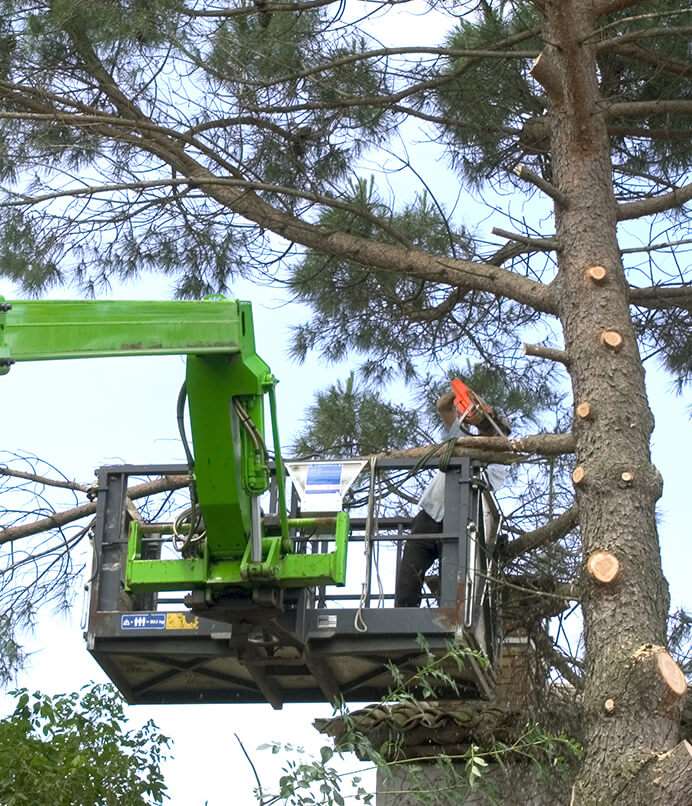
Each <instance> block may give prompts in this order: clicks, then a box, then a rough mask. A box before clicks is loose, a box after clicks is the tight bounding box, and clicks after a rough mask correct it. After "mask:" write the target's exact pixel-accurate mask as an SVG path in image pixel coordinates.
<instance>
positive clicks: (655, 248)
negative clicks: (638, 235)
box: [620, 238, 692, 255]
mask: <svg viewBox="0 0 692 806" xmlns="http://www.w3.org/2000/svg"><path fill="white" fill-rule="evenodd" d="M689 244H692V238H681V239H680V240H679V241H659V242H658V243H652V244H649V245H647V246H628V247H627V249H621V250H620V254H621V255H633V254H636V253H638V252H659V251H663V250H666V249H673V248H674V247H676V246H687V245H689Z"/></svg>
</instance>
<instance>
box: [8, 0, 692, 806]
mask: <svg viewBox="0 0 692 806" xmlns="http://www.w3.org/2000/svg"><path fill="white" fill-rule="evenodd" d="M396 5H400V4H396ZM431 6H434V7H435V12H434V13H437V14H440V15H442V14H444V11H443V10H441V9H438V8H437V7H436V4H432V3H431ZM0 8H2V11H3V14H2V18H1V20H2V22H1V23H0V25H1V26H2V28H1V30H0V71H1V74H0V104H1V105H2V111H1V112H0V121H1V123H2V128H1V132H2V137H1V139H0V173H1V174H2V180H3V183H4V185H5V187H6V188H7V189H6V191H5V194H4V196H5V205H6V207H5V214H4V216H3V221H2V223H1V240H0V271H1V272H2V273H3V274H4V276H5V277H7V278H10V279H12V280H14V281H16V282H18V283H19V284H20V285H21V286H22V287H23V288H24V289H25V290H26V291H27V292H29V293H34V294H40V293H41V292H43V291H44V290H46V289H47V288H50V287H51V286H52V285H56V284H61V283H70V282H72V283H77V284H78V285H79V286H80V287H81V289H82V290H83V291H84V292H85V293H98V291H99V290H100V289H101V288H102V287H103V286H104V285H107V283H108V281H109V279H110V278H113V277H120V278H130V277H132V276H134V275H136V274H137V273H138V272H141V271H144V270H149V269H151V270H157V271H161V272H163V273H165V274H167V275H169V276H170V277H171V278H173V280H174V282H175V284H176V293H177V294H178V295H180V296H183V297H195V296H199V295H203V294H206V293H208V292H211V291H226V290H228V289H229V288H230V287H231V286H232V282H233V278H234V277H237V276H250V275H252V273H253V272H260V273H262V275H263V276H266V274H267V273H269V274H271V275H272V276H276V277H277V278H278V277H280V278H281V279H282V280H287V281H288V282H289V283H290V285H291V287H292V289H293V291H294V293H295V294H296V295H297V296H298V297H299V298H301V299H302V300H304V301H306V302H308V303H309V304H310V305H311V306H312V309H313V312H314V315H313V318H312V320H311V321H310V322H308V323H307V325H306V326H305V327H303V328H301V329H300V330H299V332H298V333H297V338H296V343H295V351H296V353H297V354H298V355H300V354H303V353H305V351H307V350H313V349H316V350H320V351H322V352H323V354H324V355H325V356H326V357H328V358H338V357H341V356H343V355H346V354H350V353H352V352H353V351H357V352H358V353H359V354H360V355H361V356H364V364H363V372H364V375H365V377H366V378H369V379H371V380H373V381H377V382H378V383H382V382H384V381H386V380H388V379H389V378H391V377H393V376H394V375H396V374H397V373H403V374H404V376H406V377H408V378H412V377H413V376H414V375H415V374H416V373H417V372H419V370H420V365H421V360H431V359H434V360H437V361H444V360H446V358H448V357H450V356H459V355H464V356H467V357H468V359H469V360H471V361H472V362H474V363H476V362H478V363H481V364H482V365H483V366H486V367H488V368H490V369H492V370H493V371H495V372H501V373H502V377H504V378H508V379H510V380H512V381H514V382H516V384H517V386H522V385H524V387H526V386H528V388H529V389H540V388H543V386H544V385H545V384H546V383H549V382H550V380H551V377H552V375H553V374H557V373H559V372H560V371H561V370H562V368H566V369H567V372H568V375H569V383H570V386H571V394H572V403H571V404H570V405H571V406H572V411H573V414H574V417H573V420H574V421H573V423H571V427H570V430H569V432H568V433H567V434H558V435H551V434H541V435H536V436H535V437H534V438H531V439H525V440H524V441H523V443H522V445H521V446H520V445H518V444H517V443H514V442H512V443H510V442H508V441H506V440H503V439H501V438H499V437H498V438H490V439H489V440H488V441H487V442H486V444H485V449H486V450H488V451H493V450H495V451H497V450H499V451H502V452H504V453H505V454H506V453H507V452H508V451H510V452H511V451H513V452H515V453H517V454H521V455H526V454H527V453H528V452H532V453H534V454H537V455H547V456H555V455H556V454H557V455H559V456H561V457H562V458H564V457H567V458H569V457H570V456H571V455H572V454H573V455H574V457H575V459H574V462H575V466H574V471H573V474H572V480H573V485H574V493H575V496H576V508H577V510H576V511H578V520H579V526H580V534H581V542H582V551H583V561H584V562H583V574H582V579H583V597H582V605H583V613H584V622H585V637H586V679H585V688H584V695H583V706H584V715H585V722H584V724H585V739H586V754H585V758H584V764H583V768H582V770H581V772H580V775H579V779H578V782H577V785H576V788H575V790H574V795H573V800H572V802H573V803H574V804H580V805H581V804H588V805H589V806H590V805H591V804H631V803H647V804H649V803H651V804H666V806H670V805H672V806H676V804H680V806H683V804H686V803H688V802H689V792H690V791H692V755H691V753H690V746H689V744H686V743H685V742H680V741H679V718H680V712H681V708H682V699H683V698H682V696H681V695H682V691H683V688H684V686H683V684H684V678H683V677H682V673H681V672H680V670H679V668H678V667H677V666H676V665H675V663H674V662H673V661H672V659H671V658H670V656H669V655H668V654H667V652H666V650H665V643H666V617H667V611H668V593H667V586H666V583H665V580H664V578H663V575H662V571H661V564H660V556H659V544H658V536H657V530H656V522H655V517H654V510H655V504H656V500H657V499H658V497H659V496H660V494H661V479H660V476H659V474H658V472H657V470H656V468H655V467H654V466H653V465H652V463H651V457H650V447H649V443H650V436H651V431H652V428H653V419H652V415H651V412H650V409H649V406H648V403H647V397H646V389H645V385H644V372H643V366H642V355H643V354H644V355H647V354H657V355H658V356H659V357H660V358H661V359H662V361H663V363H664V365H665V366H666V367H667V368H668V370H669V371H670V372H671V373H672V374H673V377H674V378H675V379H676V380H677V381H678V382H680V383H684V382H685V381H686V380H688V379H689V376H690V371H691V365H690V355H691V354H692V346H691V341H690V321H691V319H692V313H691V311H692V290H691V289H690V284H689V276H688V275H686V274H685V269H684V265H683V264H684V258H682V259H681V258H680V256H681V255H684V250H685V247H686V245H689V240H690V239H689V237H688V234H687V233H688V221H687V218H686V214H685V205H686V204H687V202H689V201H690V200H691V199H692V182H690V179H689V167H690V160H691V158H692V145H691V144H690V143H691V142H692V141H691V139H690V116H691V115H692V82H690V74H691V73H692V62H691V61H690V52H689V40H690V34H691V32H692V12H691V11H690V9H689V5H688V4H687V3H685V2H684V0H658V2H653V1H652V0H649V2H645V1H644V0H589V2H579V0H533V1H530V0H479V2H468V3H465V2H464V3H459V4H456V5H454V6H451V7H450V8H451V11H450V13H449V16H448V17H446V18H445V19H446V22H445V24H446V25H447V30H448V34H447V36H446V37H445V38H444V39H443V41H441V42H438V43H436V44H435V45H434V46H428V45H425V44H424V45H420V46H417V45H416V44H415V30H414V29H413V28H414V26H413V23H412V22H411V21H410V20H411V19H412V18H408V19H409V22H408V25H409V29H410V30H409V31H408V32H407V33H408V34H409V35H410V36H409V38H410V39H411V40H414V44H413V45H411V46H407V47H402V46H399V45H397V44H392V45H391V46H387V43H386V42H385V43H384V44H382V43H380V42H375V41H374V40H373V37H372V36H371V35H370V34H369V33H368V30H369V29H368V25H371V23H369V21H368V19H367V17H368V15H369V14H370V12H372V11H373V7H372V6H371V5H369V4H365V3H358V2H355V1H354V2H350V3H343V2H335V1H334V2H333V0H309V1H308V0H304V1H303V0H296V2H287V3H284V2H276V3H275V2H271V0H270V1H269V2H265V3H262V4H259V3H258V4H250V3H244V2H240V0H239V1H238V2H232V0H229V2H228V3H206V2H203V3H192V2H184V1H183V0H147V1H146V2H144V0H94V2H90V3H84V2H80V1H79V0H45V1H44V0H38V1H37V0H32V2H23V1H22V0H3V2H2V3H1V4H0ZM381 13H386V14H389V15H391V16H390V19H391V20H392V22H395V21H396V20H397V19H399V18H398V17H397V16H396V14H397V11H396V9H394V8H393V7H389V10H386V9H384V7H383V11H382V12H381ZM361 17H362V18H363V19H362V20H361V19H360V18H361ZM386 19H387V18H386V17H385V20H386ZM413 19H415V18H413ZM441 19H442V17H441ZM442 28H443V24H442V22H441V24H440V29H441V31H442ZM379 30H383V29H379ZM389 34H390V32H389V31H388V30H386V31H385V35H387V36H388V35H389ZM421 134H422V136H423V137H424V138H426V139H428V140H429V141H430V142H431V144H434V145H435V146H436V147H437V149H438V152H437V154H438V158H439V159H440V160H442V161H443V162H442V165H441V167H439V168H429V167H428V168H425V169H424V170H423V171H422V173H421V170H420V166H417V165H416V163H415V162H414V161H412V159H413V158H412V157H411V156H410V155H409V154H408V152H407V151H406V149H405V148H404V146H403V145H402V141H403V143H406V141H410V142H413V141H414V140H420V139H421ZM373 162H375V163H376V167H377V168H378V173H377V176H378V177H380V178H379V179H377V180H375V179H373V180H371V179H370V177H369V173H370V172H371V170H372V163H373ZM368 165H370V170H368V167H367V166H368ZM446 165H449V166H450V170H449V171H448V170H447V169H446V167H445V166H446ZM387 170H391V171H392V172H396V171H403V172H408V173H409V174H410V175H411V176H413V177H417V178H418V180H419V181H420V186H421V189H420V190H419V191H418V192H417V193H414V194H412V195H411V196H410V197H408V198H406V199H404V198H401V194H400V192H399V191H397V192H396V193H395V194H388V192H387V177H386V175H385V176H384V177H382V176H381V174H382V172H383V171H384V172H386V171H387ZM450 177H452V178H453V179H450ZM452 181H453V183H454V185H455V188H454V192H453V193H451V194H449V184H450V182H452ZM468 191H471V192H474V193H481V192H482V193H483V194H485V196H486V198H487V199H488V200H489V203H490V206H491V208H492V209H493V210H494V211H495V213H494V214H495V215H496V216H497V217H498V218H499V217H500V215H501V213H500V212H498V208H499V207H501V206H502V205H505V208H506V215H507V217H508V218H509V220H510V221H512V220H513V221H514V224H513V226H514V227H515V229H519V230H520V231H518V232H516V231H508V230H506V229H501V228H499V227H498V228H495V229H494V230H493V235H494V236H495V237H494V238H493V239H489V240H486V241H484V240H483V239H482V237H481V234H482V232H483V230H484V227H485V226H486V225H485V223H484V221H485V219H484V221H483V222H480V223H479V222H478V221H473V220H469V219H470V218H471V214H472V213H473V209H474V208H471V210H470V212H469V213H467V212H466V211H465V210H461V211H458V210H456V209H455V208H454V199H455V198H456V197H457V196H458V195H459V196H460V198H464V199H465V198H466V197H465V196H463V194H464V193H466V192H468ZM510 191H512V192H513V193H514V194H518V193H525V194H528V195H529V198H530V204H529V205H528V206H527V207H526V208H525V215H524V214H523V213H522V215H521V216H517V215H516V214H514V215H513V213H512V210H513V209H514V208H513V207H511V205H510V204H508V203H507V200H506V199H505V195H507V194H508V193H509V192H510ZM503 194H504V195H503ZM442 196H444V198H442ZM513 198H515V196H513ZM551 216H552V223H551V224H548V223H547V222H548V221H549V220H550V217H551ZM486 218H487V215H486ZM640 219H643V220H644V221H645V224H644V226H643V227H638V228H636V229H634V228H633V227H632V225H628V224H627V223H626V222H633V221H638V220H640ZM621 223H622V225H621V226H618V225H619V224H621ZM645 228H646V229H645ZM551 229H554V231H552V232H551V231H550V230H551ZM645 231H646V233H647V236H646V237H647V238H648V240H647V242H645V243H644V244H643V245H642V243H641V238H642V237H643V236H642V233H643V232H645ZM638 239H639V240H638ZM519 337H521V338H530V339H533V340H534V341H537V342H541V343H540V344H530V345H527V347H526V352H527V353H528V355H529V356H532V357H533V358H535V359H538V360H536V361H533V363H530V362H529V361H528V360H527V359H525V358H524V357H523V356H522V355H520V353H519V350H518V349H517V341H518V338H519ZM560 338H561V339H562V341H563V345H560V346H556V344H555V340H556V339H560ZM546 342H548V343H546ZM550 345H552V346H550ZM543 361H545V362H546V363H543ZM547 533H548V534H549V535H550V536H551V539H552V540H553V541H558V540H560V539H561V538H562V536H564V534H565V529H564V528H562V527H561V528H552V527H550V525H548V532H547ZM520 539H521V538H520ZM526 545H527V544H526V543H523V544H522V546H523V547H524V548H526ZM530 550H532V548H531V549H530ZM604 557H605V561H603V558H604ZM602 561H603V562H605V563H606V565H605V566H604V565H603V564H602ZM606 566H607V568H608V569H613V568H615V569H616V570H617V575H616V576H615V578H614V579H612V580H610V579H609V576H608V574H605V573H604V567H606ZM681 680H682V683H681Z"/></svg>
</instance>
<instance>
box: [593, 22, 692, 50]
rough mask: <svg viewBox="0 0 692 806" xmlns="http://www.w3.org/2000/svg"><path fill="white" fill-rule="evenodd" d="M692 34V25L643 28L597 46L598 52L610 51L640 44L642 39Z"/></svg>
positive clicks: (606, 40)
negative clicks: (632, 44)
mask: <svg viewBox="0 0 692 806" xmlns="http://www.w3.org/2000/svg"><path fill="white" fill-rule="evenodd" d="M690 33H692V25H680V26H670V27H667V28H642V29H641V30H639V31H629V32H628V33H626V34H619V35H618V36H614V37H613V38H612V39H603V40H601V41H600V42H599V43H598V44H597V45H596V50H598V51H602V50H608V49H610V48H612V47H621V46H622V45H626V44H628V43H630V42H638V41H639V40H640V39H657V38H660V37H665V36H676V37H677V36H685V35H687V34H690Z"/></svg>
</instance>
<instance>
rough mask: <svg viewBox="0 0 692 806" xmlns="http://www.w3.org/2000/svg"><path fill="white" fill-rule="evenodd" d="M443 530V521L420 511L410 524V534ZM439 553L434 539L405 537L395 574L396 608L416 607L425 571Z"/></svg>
mask: <svg viewBox="0 0 692 806" xmlns="http://www.w3.org/2000/svg"><path fill="white" fill-rule="evenodd" d="M441 531H442V522H441V521H436V520H433V518H431V517H430V515H428V513H427V512H425V510H421V511H420V512H419V513H418V514H417V515H416V517H415V518H414V519H413V523H412V524H411V534H412V535H420V534H423V535H427V534H437V533H439V532H441ZM439 556H440V543H439V542H438V541H437V540H407V541H406V543H405V545H404V552H403V555H402V557H401V562H400V563H399V571H398V573H397V575H396V592H395V594H394V606H395V607H418V606H419V605H420V601H421V589H422V587H423V579H424V577H425V572H426V571H427V570H428V568H430V566H431V565H432V564H433V563H434V562H435V560H436V559H437V558H438V557H439Z"/></svg>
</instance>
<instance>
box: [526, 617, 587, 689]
mask: <svg viewBox="0 0 692 806" xmlns="http://www.w3.org/2000/svg"><path fill="white" fill-rule="evenodd" d="M532 638H533V640H534V641H535V642H536V645H537V648H538V649H539V650H540V652H541V653H542V654H543V655H544V656H545V657H546V659H547V660H548V662H549V663H550V664H551V665H552V666H554V667H555V668H556V669H557V670H558V672H560V674H561V675H562V676H563V677H564V679H565V680H566V681H567V682H568V683H571V684H572V685H573V686H574V688H575V689H576V690H577V691H581V690H582V689H583V687H584V678H583V677H582V676H581V675H580V674H578V673H577V672H576V671H575V670H574V668H573V667H572V662H571V659H570V658H568V657H567V655H565V654H564V653H563V652H561V651H560V650H559V649H558V648H557V646H556V645H555V643H554V642H553V639H552V638H551V637H550V636H549V635H548V634H547V633H546V632H545V630H542V629H539V630H536V631H535V632H534V633H533V634H532Z"/></svg>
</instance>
